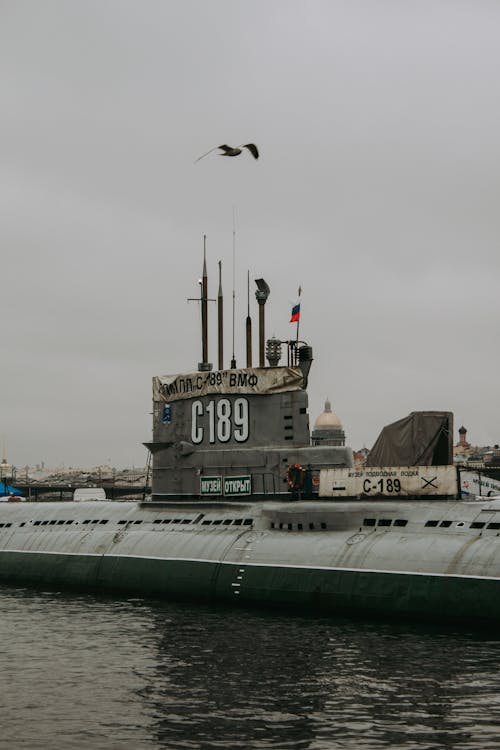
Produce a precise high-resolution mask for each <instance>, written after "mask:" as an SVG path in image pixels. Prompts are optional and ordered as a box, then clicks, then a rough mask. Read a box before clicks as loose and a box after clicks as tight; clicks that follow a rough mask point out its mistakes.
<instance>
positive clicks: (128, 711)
mask: <svg viewBox="0 0 500 750" xmlns="http://www.w3.org/2000/svg"><path fill="white" fill-rule="evenodd" d="M0 603H1V606H2V618H1V620H0V654H1V664H2V670H1V673H0V674H1V678H0V680H1V684H0V695H1V696H2V698H1V700H2V708H3V711H2V717H3V727H2V728H3V732H2V735H1V737H0V747H1V748H3V747H5V748H9V750H16V748H30V749H33V750H36V749H38V748H44V749H45V748H47V747H51V748H52V749H53V750H63V749H64V750H73V748H75V749H78V750H79V749H80V748H86V747H91V746H92V747H99V748H100V750H114V749H115V748H116V749H117V750H118V749H120V750H128V748H130V749H132V748H133V749H134V750H142V749H143V748H144V750H150V749H152V748H154V749H157V750H177V749H179V750H205V749H206V750H210V749H213V750H223V749H224V748H246V749H249V750H268V749H269V750H277V749H279V750H288V749H290V750H306V749H307V750H330V749H331V748H332V747H335V748H339V749H345V750H354V749H359V750H365V749H366V750H378V749H379V748H381V749H384V750H385V749H386V748H401V750H445V749H446V750H450V749H451V750H453V749H454V748H460V750H490V748H499V747H500V741H499V739H498V726H499V724H500V649H499V643H498V641H497V639H496V638H493V637H491V635H484V634H474V633H467V632H465V631H446V630H444V629H439V628H429V627H423V626H415V627H412V626H408V625H393V626H391V625H386V624H380V623H364V622H362V621H352V622H351V621H346V620H333V619H325V618H319V619H314V618H304V617H295V618H292V617H286V616H281V615H276V614H263V613H256V612H244V611H240V610H229V609H220V608H219V609H215V608H209V607H194V606H189V607H188V606H180V605H171V604H165V603H161V602H146V601H143V600H141V599H137V598H134V599H129V600H120V599H114V598H111V597H96V596H91V595H83V596H82V595H75V596H72V595H69V594H67V593H57V592H54V591H51V592H34V591H30V590H25V589H11V588H3V589H2V590H0Z"/></svg>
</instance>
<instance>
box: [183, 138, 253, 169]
mask: <svg viewBox="0 0 500 750" xmlns="http://www.w3.org/2000/svg"><path fill="white" fill-rule="evenodd" d="M218 148H219V149H220V150H221V151H222V152H223V153H222V154H219V156H239V155H240V154H241V152H242V151H243V149H244V148H247V149H248V150H249V151H250V153H251V154H252V156H253V157H254V159H258V158H259V149H258V148H257V146H256V145H255V143H242V144H241V145H240V146H228V145H227V143H223V144H222V146H215V148H211V149H210V151H207V153H206V154H202V156H199V157H198V158H197V159H196V161H195V164H196V162H197V161H200V159H203V158H204V157H205V156H208V155H209V154H211V153H212V151H215V150H216V149H218Z"/></svg>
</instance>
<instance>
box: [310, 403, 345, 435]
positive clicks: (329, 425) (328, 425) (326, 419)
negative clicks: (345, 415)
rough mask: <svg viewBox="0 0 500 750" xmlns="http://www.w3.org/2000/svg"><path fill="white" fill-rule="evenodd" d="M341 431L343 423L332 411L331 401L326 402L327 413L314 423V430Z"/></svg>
mask: <svg viewBox="0 0 500 750" xmlns="http://www.w3.org/2000/svg"><path fill="white" fill-rule="evenodd" d="M339 429H340V430H341V429H342V422H341V421H340V419H339V418H338V416H337V415H336V414H335V412H333V411H332V405H331V403H330V400H329V399H326V401H325V411H324V412H323V413H322V414H320V415H319V417H318V418H317V420H316V421H315V423H314V430H339Z"/></svg>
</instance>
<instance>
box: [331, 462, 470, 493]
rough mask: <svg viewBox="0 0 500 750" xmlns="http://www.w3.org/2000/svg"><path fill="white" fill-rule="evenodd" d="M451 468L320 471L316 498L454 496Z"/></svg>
mask: <svg viewBox="0 0 500 750" xmlns="http://www.w3.org/2000/svg"><path fill="white" fill-rule="evenodd" d="M456 494H457V471H456V469H455V467H454V466H380V467H377V466H372V467H366V468H364V469H321V472H320V480H319V496H320V497H358V496H359V497H365V498H366V497H401V496H407V495H424V496H426V495H456Z"/></svg>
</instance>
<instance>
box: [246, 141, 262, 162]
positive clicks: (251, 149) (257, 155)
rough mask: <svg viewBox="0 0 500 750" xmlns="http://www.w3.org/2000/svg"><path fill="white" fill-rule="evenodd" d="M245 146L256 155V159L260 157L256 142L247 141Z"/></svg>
mask: <svg viewBox="0 0 500 750" xmlns="http://www.w3.org/2000/svg"><path fill="white" fill-rule="evenodd" d="M243 148H247V149H248V150H249V151H250V153H251V154H252V156H253V157H254V159H258V158H259V149H258V148H257V146H256V145H255V143H245V144H244V145H243Z"/></svg>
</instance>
